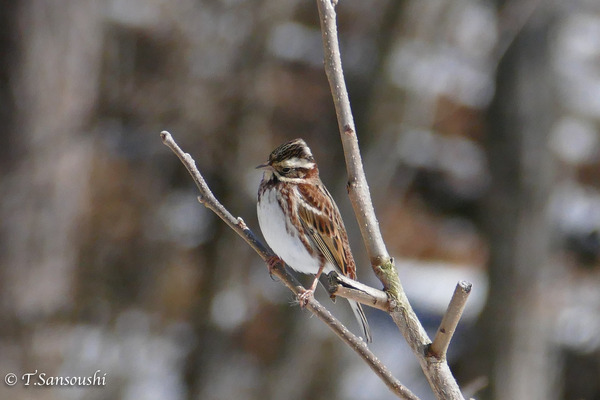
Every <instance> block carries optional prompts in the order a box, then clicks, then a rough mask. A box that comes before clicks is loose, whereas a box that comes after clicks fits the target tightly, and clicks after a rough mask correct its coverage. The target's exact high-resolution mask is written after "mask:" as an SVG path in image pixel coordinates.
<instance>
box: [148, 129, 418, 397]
mask: <svg viewBox="0 0 600 400" xmlns="http://www.w3.org/2000/svg"><path fill="white" fill-rule="evenodd" d="M160 137H161V139H162V141H163V143H164V144H165V145H166V146H167V147H169V148H170V149H171V151H173V153H175V155H177V157H179V159H180V160H181V162H182V163H183V165H184V166H185V168H186V169H187V170H188V172H189V173H190V175H191V176H192V178H193V180H194V182H195V183H196V186H197V187H198V191H199V192H200V196H198V201H199V202H200V203H202V204H204V205H205V206H206V207H207V208H209V209H210V210H212V211H213V212H214V213H215V214H217V215H218V216H219V218H221V219H222V220H223V221H224V222H225V223H226V224H227V225H228V226H229V227H230V228H231V229H233V230H234V231H235V232H236V233H237V234H238V235H240V236H241V237H242V238H243V239H244V240H245V241H246V243H248V244H249V245H250V247H252V249H254V251H256V252H257V253H258V255H259V256H260V257H261V258H262V259H263V260H265V261H267V260H269V259H270V258H271V257H273V256H274V255H275V254H274V253H273V252H272V251H271V250H270V249H269V248H268V247H267V246H265V245H264V244H262V242H261V241H260V240H258V238H257V237H256V236H255V235H254V233H253V232H252V231H251V230H250V228H248V226H246V224H245V223H244V221H243V220H242V219H241V218H235V217H234V216H233V215H232V214H231V213H230V212H229V211H228V210H227V209H226V208H225V207H224V206H223V205H222V204H221V203H220V202H219V200H217V198H216V197H215V196H214V195H213V193H212V191H211V190H210V188H209V187H208V185H207V184H206V181H205V180H204V177H203V176H202V174H201V173H200V171H198V168H197V167H196V162H195V161H194V159H193V158H192V157H191V156H190V155H189V154H188V153H185V152H184V151H183V150H181V148H180V147H179V146H178V145H177V143H176V142H175V140H174V139H173V137H172V136H171V134H170V133H169V132H167V131H162V132H161V133H160ZM271 272H272V274H273V275H275V276H276V277H277V278H278V279H279V280H280V281H281V282H283V283H284V284H285V286H287V287H288V288H289V289H290V290H291V291H292V292H293V293H294V294H296V295H298V294H299V293H301V292H302V291H303V290H304V288H303V287H302V286H301V285H300V283H299V282H298V281H297V280H296V278H294V277H293V276H292V275H290V274H289V273H288V272H287V270H286V269H285V268H284V267H283V266H280V265H276V266H274V267H273V268H272V269H271ZM306 308H307V309H308V310H309V311H311V312H312V313H313V314H314V315H316V316H317V317H318V318H319V319H320V320H321V321H323V322H325V324H327V326H328V327H329V328H330V329H331V330H332V331H333V332H334V333H335V334H336V335H337V336H338V337H339V338H340V339H342V340H343V341H344V343H346V344H348V345H349V346H350V348H351V349H352V350H354V351H355V352H356V353H357V354H358V355H359V356H360V357H361V358H362V359H363V360H364V361H365V362H366V363H367V365H368V366H369V367H370V368H371V369H372V370H373V371H374V372H375V373H376V374H377V375H378V376H379V377H380V378H381V380H382V381H383V382H384V383H385V384H386V386H387V387H388V388H389V389H390V390H391V391H392V392H393V393H395V394H396V395H397V396H398V397H399V398H401V399H407V400H419V398H418V397H417V396H415V395H414V394H413V393H412V392H411V391H410V390H409V389H408V388H406V387H405V386H404V385H402V384H401V383H400V382H399V381H398V380H397V379H396V378H394V376H393V375H392V373H391V372H390V370H389V369H388V368H387V367H386V366H385V365H384V364H382V363H381V361H379V359H378V358H377V357H376V356H375V354H373V353H372V352H371V350H369V348H368V347H367V345H366V343H365V342H364V341H363V340H362V339H360V338H359V337H357V336H356V335H354V334H353V333H352V332H350V331H349V330H348V329H347V328H346V327H345V326H344V325H343V324H342V323H341V322H340V321H338V320H337V319H336V318H335V317H334V316H333V315H332V314H331V313H330V312H329V311H328V310H327V309H326V308H325V307H323V306H322V305H321V304H320V303H319V302H318V301H317V300H315V298H314V297H311V298H310V299H309V301H308V304H307V305H306Z"/></svg>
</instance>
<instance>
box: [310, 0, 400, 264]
mask: <svg viewBox="0 0 600 400" xmlns="http://www.w3.org/2000/svg"><path fill="white" fill-rule="evenodd" d="M317 5H318V7H319V15H320V16H321V18H320V20H321V32H322V33H323V48H324V50H325V73H326V74H327V79H328V80H329V87H330V88H331V93H332V94H333V103H334V105H335V112H336V114H337V119H338V126H339V128H340V135H341V138H342V146H343V147H344V156H345V158H346V168H347V170H348V195H349V196H350V201H351V202H352V207H353V208H354V213H355V214H356V218H357V220H358V225H359V226H360V232H361V234H362V237H363V240H364V242H365V246H366V248H367V252H368V254H369V259H370V260H371V265H373V266H378V265H381V264H383V263H386V262H388V261H389V259H390V256H389V254H388V251H387V249H386V247H385V243H384V241H383V237H382V236H381V231H380V230H379V222H377V217H376V216H375V210H374V208H373V203H372V202H371V195H370V194H369V185H368V183H367V179H366V177H365V172H364V169H363V165H362V159H361V157H360V149H359V147H358V139H357V137H356V128H355V126H354V118H353V116H352V109H351V108H350V100H349V98H348V91H347V90H346V81H345V80H344V72H343V70H342V60H341V57H340V48H339V45H338V35H337V25H336V15H335V9H334V6H333V4H332V3H331V0H317Z"/></svg>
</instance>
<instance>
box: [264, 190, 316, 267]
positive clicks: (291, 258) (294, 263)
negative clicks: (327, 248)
mask: <svg viewBox="0 0 600 400" xmlns="http://www.w3.org/2000/svg"><path fill="white" fill-rule="evenodd" d="M257 213H258V223H259V225H260V230H261V231H262V233H263V236H264V237H265V240H266V241H267V243H268V244H269V246H270V247H271V249H273V251H274V252H275V253H276V254H277V255H278V256H279V257H280V258H281V259H283V261H285V263H286V264H288V265H289V266H290V267H292V268H293V269H294V270H296V271H298V272H301V273H303V274H316V273H317V272H318V271H319V264H318V260H317V259H316V258H313V257H311V255H310V254H309V253H308V251H307V250H306V248H305V247H304V245H303V244H302V242H301V241H300V239H299V238H298V231H297V229H296V228H295V227H294V226H293V225H292V224H291V222H288V219H287V218H286V217H285V215H284V214H283V211H282V210H281V207H280V206H279V204H278V203H277V199H276V191H275V190H274V189H273V190H267V191H266V192H265V193H264V195H263V197H262V198H261V200H260V201H259V202H258V205H257ZM326 269H328V268H326Z"/></svg>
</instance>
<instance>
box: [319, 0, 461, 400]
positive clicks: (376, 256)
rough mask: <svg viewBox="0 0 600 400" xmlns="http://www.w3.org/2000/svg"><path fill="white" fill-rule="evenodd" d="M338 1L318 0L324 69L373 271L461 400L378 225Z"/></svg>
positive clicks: (418, 347) (423, 355)
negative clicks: (340, 33)
mask: <svg viewBox="0 0 600 400" xmlns="http://www.w3.org/2000/svg"><path fill="white" fill-rule="evenodd" d="M335 4H336V3H335V2H332V0H317V6H318V9H319V17H320V23H321V35H322V37H323V49H324V56H325V73H326V75H327V79H328V81H329V86H330V88H331V93H332V95H333V102H334V105H335V111H336V115H337V119H338V126H339V129H340V136H341V139H342V145H343V148H344V156H345V159H346V167H347V170H348V195H349V197H350V201H351V202H352V207H353V208H354V213H355V215H356V219H357V220H358V225H359V226H360V230H361V234H362V237H363V241H364V243H365V247H366V249H367V253H368V254H369V259H370V261H371V265H372V267H373V271H374V272H375V274H376V275H377V278H379V280H380V281H381V283H382V284H383V287H384V290H385V291H386V292H387V293H388V295H389V296H390V297H391V299H392V302H393V303H395V307H394V308H393V309H392V310H391V311H390V315H391V317H392V319H393V320H394V322H395V323H396V325H397V326H398V329H399V330H400V332H401V333H402V335H403V336H404V338H405V339H406V341H407V342H408V344H409V345H410V347H411V349H412V350H413V353H414V354H415V356H416V357H417V359H418V360H419V363H420V364H421V369H422V370H423V373H424V374H425V376H426V377H427V380H428V381H429V385H430V386H431V389H432V390H433V392H434V393H435V395H436V397H437V398H438V399H453V400H463V396H462V394H461V392H460V389H459V387H458V384H457V383H456V380H455V379H454V377H453V376H452V372H451V371H450V367H449V366H448V363H447V362H446V360H445V359H440V358H437V357H434V356H431V355H428V354H427V349H428V348H429V346H430V344H431V340H430V339H429V336H427V333H426V332H425V329H424V328H423V326H422V325H421V323H420V322H419V319H418V318H417V315H416V314H415V312H414V311H413V309H412V307H411V305H410V303H409V302H408V299H407V297H406V294H405V292H404V289H403V288H402V285H401V283H400V279H399V278H398V273H397V271H396V268H395V266H394V260H393V259H392V258H391V257H390V255H389V253H388V251H387V249H386V246H385V243H384V241H383V237H382V235H381V231H380V229H379V223H378V222H377V217H376V215H375V210H374V208H373V203H372V201H371V194H370V192H369V186H368V184H367V179H366V177H365V173H364V169H363V166H362V158H361V156H360V148H359V146H358V139H357V136H356V128H355V125H354V118H353V116H352V110H351V108H350V100H349V98H348V91H347V90H346V82H345V79H344V73H343V70H342V60H341V57H340V49H339V40H338V34H337V22H336V13H335Z"/></svg>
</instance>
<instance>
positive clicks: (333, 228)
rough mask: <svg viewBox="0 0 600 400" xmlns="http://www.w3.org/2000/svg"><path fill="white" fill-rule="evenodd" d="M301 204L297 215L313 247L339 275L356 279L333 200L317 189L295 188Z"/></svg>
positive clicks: (338, 213)
mask: <svg viewBox="0 0 600 400" xmlns="http://www.w3.org/2000/svg"><path fill="white" fill-rule="evenodd" d="M298 191H299V194H300V196H301V200H300V201H298V215H299V217H300V221H301V223H302V226H303V227H304V228H305V229H306V231H307V233H308V236H309V237H310V239H311V240H312V242H313V243H314V244H315V245H316V247H317V248H318V249H319V250H320V251H321V253H322V254H323V255H324V256H325V258H326V259H327V261H329V262H330V263H331V264H333V265H334V266H335V267H336V268H337V269H338V271H339V272H341V273H343V274H344V275H346V276H348V277H350V278H351V279H356V267H355V265H354V259H353V258H352V254H351V253H350V246H349V245H348V235H347V233H346V228H345V227H344V223H343V221H342V217H341V215H340V212H339V210H338V208H337V205H336V204H335V202H334V201H333V198H332V197H331V195H330V194H329V192H328V191H327V189H326V188H325V186H324V185H323V184H322V183H320V184H319V185H308V184H301V185H298Z"/></svg>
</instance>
